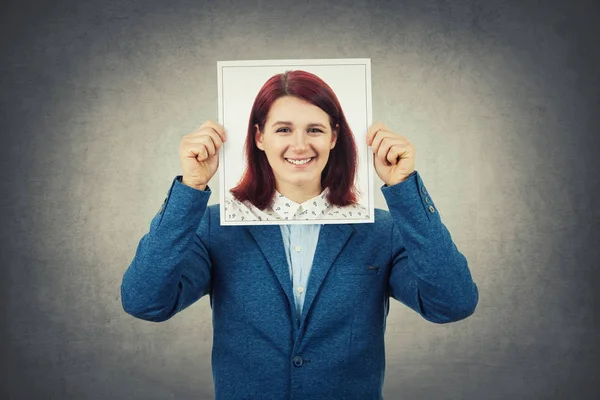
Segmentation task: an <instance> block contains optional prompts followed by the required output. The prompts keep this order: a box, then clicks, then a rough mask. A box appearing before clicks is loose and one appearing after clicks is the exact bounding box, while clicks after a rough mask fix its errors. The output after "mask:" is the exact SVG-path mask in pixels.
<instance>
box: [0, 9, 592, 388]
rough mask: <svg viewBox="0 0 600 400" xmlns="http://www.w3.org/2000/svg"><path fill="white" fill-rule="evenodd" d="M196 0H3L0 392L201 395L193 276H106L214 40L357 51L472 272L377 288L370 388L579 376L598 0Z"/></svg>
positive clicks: (587, 291)
mask: <svg viewBox="0 0 600 400" xmlns="http://www.w3.org/2000/svg"><path fill="white" fill-rule="evenodd" d="M205 3H206V4H203V3H202V2H200V1H191V0H165V1H159V0H149V1H121V0H119V1H115V0H106V1H102V2H98V1H90V0H85V1H84V0H80V1H75V0H73V1H62V0H61V1H38V2H33V1H30V0H20V1H8V2H7V1H3V2H2V6H1V7H2V8H1V10H0V15H1V17H0V18H1V23H0V32H1V38H0V43H1V49H0V57H1V63H0V79H1V88H0V89H1V90H0V102H1V117H0V124H1V125H0V133H1V135H2V144H1V152H2V153H1V157H0V162H1V163H2V164H1V165H2V172H3V173H2V179H1V183H2V196H0V205H1V210H2V221H1V224H0V226H1V227H2V229H1V235H2V237H1V238H0V239H1V240H0V246H1V250H2V253H1V270H0V271H1V272H0V273H1V275H0V296H1V298H0V300H1V305H2V326H1V330H0V334H1V335H2V337H1V338H0V339H1V343H2V353H0V359H1V361H0V362H1V367H2V371H1V374H0V376H1V377H2V386H1V391H0V397H1V398H7V399H34V398H44V399H66V398H69V399H71V398H72V399H106V398H113V399H166V398H177V399H182V398H183V399H185V398H200V399H210V398H212V378H211V372H210V350H211V340H212V332H211V329H212V328H211V319H210V318H211V315H210V307H209V304H208V299H207V298H204V299H202V300H201V301H199V302H198V303H197V304H195V305H193V306H192V307H191V308H189V309H188V310H186V311H185V312H183V313H182V314H179V315H178V316H176V317H175V318H174V319H172V320H171V321H168V322H166V323H162V324H152V323H148V322H143V321H138V320H135V319H133V318H131V317H129V316H128V315H126V314H125V313H124V312H123V311H122V310H121V306H120V298H119V284H120V280H121V277H122V274H123V272H124V270H125V269H126V267H127V266H128V264H129V262H130V261H131V258H132V257H133V254H134V251H135V247H136V245H137V242H138V240H139V239H140V238H141V236H142V235H143V234H144V233H145V232H146V231H147V229H148V226H149V222H150V220H151V218H152V217H153V215H154V214H155V213H156V212H157V211H158V209H159V207H160V205H161V203H162V201H163V199H164V196H165V194H166V192H167V190H168V188H169V185H170V182H171V179H172V178H173V177H174V176H175V175H177V174H178V173H179V172H180V166H179V160H178V146H179V142H180V140H181V137H182V136H183V135H184V134H186V133H189V132H190V131H191V130H192V129H194V128H196V127H197V126H198V125H199V124H201V123H202V122H203V121H204V120H205V119H209V118H210V119H217V84H216V62H217V61H218V60H234V59H284V58H355V57H369V58H371V59H372V71H373V76H372V79H373V110H374V119H375V120H379V121H383V122H384V123H386V124H388V125H389V126H390V127H392V128H393V129H395V130H396V131H397V132H399V133H402V134H404V135H406V136H407V137H409V138H410V139H411V141H412V142H413V144H414V145H415V147H416V149H417V169H418V170H419V171H420V173H421V174H422V176H423V179H424V181H425V183H426V184H427V186H428V189H429V191H430V193H431V194H432V196H433V198H434V200H435V201H436V203H437V205H438V207H439V209H440V212H441V215H442V218H443V220H444V221H445V223H446V225H447V226H448V227H449V229H450V231H451V233H452V234H453V237H454V239H455V241H456V243H457V245H458V246H459V248H460V249H461V250H462V251H463V252H464V254H465V255H466V256H467V258H468V259H469V261H470V265H471V268H472V272H473V276H474V279H475V281H476V282H477V283H478V285H479V288H480V294H481V299H480V304H479V307H478V309H477V311H476V313H475V314H474V315H473V316H472V317H471V318H469V319H467V320H465V321H462V322H459V323H455V324H450V325H447V326H439V325H434V324H431V323H428V322H426V321H425V320H422V319H421V318H420V317H419V316H418V315H416V314H415V313H414V312H412V311H410V310H408V309H406V308H405V307H403V306H402V305H400V304H398V303H394V304H393V307H392V310H391V313H390V316H389V319H388V332H387V376H386V383H385V390H384V393H385V397H386V399H506V398H516V399H554V398H555V399H572V398H577V399H592V398H596V397H595V396H594V393H595V392H596V394H597V392H598V389H600V388H599V387H598V383H597V380H596V378H595V376H596V375H598V373H599V372H600V371H599V368H598V366H599V356H600V348H599V347H600V344H599V340H598V339H599V337H600V336H599V325H600V322H599V319H598V305H599V304H598V302H599V298H600V296H599V295H598V294H597V293H596V290H597V289H598V287H599V286H600V285H599V283H600V282H599V275H600V274H599V272H598V271H599V270H598V269H599V267H600V233H599V231H600V229H599V227H600V208H599V203H600V201H599V200H600V199H599V194H600V193H599V192H600V186H599V184H600V178H599V173H598V171H600V168H599V167H600V165H599V164H600V163H599V161H598V159H597V155H598V150H600V140H599V134H600V116H599V114H600V113H599V111H600V101H599V98H600V74H598V70H600V53H599V51H598V48H600V40H599V38H600V28H598V25H597V22H598V19H599V14H600V7H599V6H598V3H597V2H592V1H588V2H584V1H574V2H567V1H543V2H542V1H535V2H534V1H501V0H493V1H487V2H483V1H449V0H448V1H441V0H436V1H420V0H412V1H387V2H385V1H335V2H332V3H333V4H328V5H323V4H322V3H325V2H320V1H295V2H281V4H280V2H278V1H233V0H229V1H218V2H216V1H215V2H205ZM594 3H595V4H594ZM217 185H218V182H216V179H215V182H214V183H213V184H212V186H213V187H214V188H217ZM377 195H378V197H377V201H378V204H377V205H378V206H379V207H385V203H384V200H383V197H382V196H381V194H380V193H379V191H378V190H377ZM218 200H219V199H218V197H217V196H216V195H215V196H214V197H213V198H212V202H218Z"/></svg>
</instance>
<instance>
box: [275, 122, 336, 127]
mask: <svg viewBox="0 0 600 400" xmlns="http://www.w3.org/2000/svg"><path fill="white" fill-rule="evenodd" d="M276 125H294V124H293V123H292V122H290V121H275V122H274V123H273V126H276ZM308 126H309V127H311V128H312V127H320V128H323V129H327V127H326V126H325V125H323V124H321V123H311V124H308Z"/></svg>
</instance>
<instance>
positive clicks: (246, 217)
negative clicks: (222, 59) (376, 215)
mask: <svg viewBox="0 0 600 400" xmlns="http://www.w3.org/2000/svg"><path fill="white" fill-rule="evenodd" d="M357 157H358V155H357V148H356V144H355V142H354V135H353V134H352V130H351V129H350V126H349V125H348V122H347V121H346V117H345V116H344V112H343V110H342V107H341V105H340V102H339V100H338V98H337V97H336V95H335V93H334V92H333V90H332V89H331V87H329V85H327V83H325V82H324V81H323V80H322V79H321V78H319V77H318V76H316V75H314V74H311V73H309V72H306V71H288V72H285V73H283V74H277V75H275V76H273V77H272V78H271V79H269V80H268V81H267V82H266V83H265V84H264V85H263V87H262V88H261V89H260V91H259V93H258V94H257V96H256V99H255V101H254V104H253V106H252V111H251V113H250V120H249V123H248V133H247V137H246V142H245V158H246V160H247V165H246V170H245V173H244V175H243V177H242V178H241V180H240V183H239V184H238V186H237V187H235V188H233V189H231V191H230V192H231V193H232V194H233V198H227V199H226V201H225V204H224V206H225V219H226V220H227V221H257V220H258V221H270V220H277V221H281V223H285V221H293V220H315V219H337V220H346V221H348V222H351V221H352V220H367V219H368V218H369V215H368V210H367V209H366V208H365V207H363V206H361V205H360V204H359V203H358V202H357V200H358V195H359V193H358V190H357V189H356V187H355V175H356V169H357Z"/></svg>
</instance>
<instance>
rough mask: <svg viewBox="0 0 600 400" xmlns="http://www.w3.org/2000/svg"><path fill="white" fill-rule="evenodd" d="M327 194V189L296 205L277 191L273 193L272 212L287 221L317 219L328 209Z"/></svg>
mask: <svg viewBox="0 0 600 400" xmlns="http://www.w3.org/2000/svg"><path fill="white" fill-rule="evenodd" d="M328 193H329V189H328V188H325V190H323V191H322V192H321V194H319V195H317V196H315V197H313V198H312V199H308V200H306V201H305V202H303V203H300V204H298V203H295V202H293V201H292V200H290V199H288V198H287V197H285V196H284V195H282V194H281V193H279V192H278V191H275V199H274V201H273V207H272V210H273V212H274V213H275V214H277V215H278V216H279V217H280V218H281V219H286V217H287V219H296V218H301V219H303V218H302V217H306V218H307V219H308V218H310V219H313V218H318V217H320V216H322V215H323V214H324V213H325V211H326V210H327V208H328V207H329V202H328V201H327V194H328Z"/></svg>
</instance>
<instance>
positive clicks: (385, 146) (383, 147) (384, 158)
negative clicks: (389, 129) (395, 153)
mask: <svg viewBox="0 0 600 400" xmlns="http://www.w3.org/2000/svg"><path fill="white" fill-rule="evenodd" d="M396 144H397V142H396V141H395V140H394V139H393V138H390V137H389V136H388V137H385V138H383V140H382V141H381V144H380V145H379V148H378V149H377V158H379V161H381V162H382V163H383V164H386V165H389V164H392V162H391V161H389V162H388V154H389V152H390V149H391V148H392V147H393V146H394V145H396ZM395 163H396V160H395V159H394V162H393V164H395Z"/></svg>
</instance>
